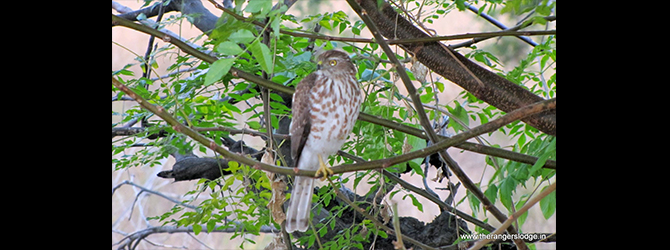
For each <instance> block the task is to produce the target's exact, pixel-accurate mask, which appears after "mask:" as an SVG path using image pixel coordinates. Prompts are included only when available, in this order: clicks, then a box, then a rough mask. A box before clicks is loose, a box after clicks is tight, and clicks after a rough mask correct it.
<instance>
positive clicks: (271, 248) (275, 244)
mask: <svg viewBox="0 0 670 250" xmlns="http://www.w3.org/2000/svg"><path fill="white" fill-rule="evenodd" d="M275 249H277V250H287V249H286V244H284V238H282V237H281V234H278V233H276V234H274V237H273V238H272V241H271V242H270V244H268V245H267V246H265V248H264V250H275Z"/></svg>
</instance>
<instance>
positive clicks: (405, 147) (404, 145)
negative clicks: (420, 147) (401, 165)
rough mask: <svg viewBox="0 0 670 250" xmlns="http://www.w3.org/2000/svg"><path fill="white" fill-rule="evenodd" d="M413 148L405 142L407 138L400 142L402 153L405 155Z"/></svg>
mask: <svg viewBox="0 0 670 250" xmlns="http://www.w3.org/2000/svg"><path fill="white" fill-rule="evenodd" d="M413 148H414V147H413V146H412V145H410V144H409V143H408V142H407V137H405V140H404V141H403V142H402V153H403V154H407V153H409V151H412V149H413Z"/></svg>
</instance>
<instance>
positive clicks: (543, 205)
mask: <svg viewBox="0 0 670 250" xmlns="http://www.w3.org/2000/svg"><path fill="white" fill-rule="evenodd" d="M545 188H546V187H544V188H543V189H542V190H544V189H545ZM540 209H541V210H542V215H544V218H545V219H549V217H551V216H552V215H554V212H556V191H554V192H551V193H549V194H548V195H547V196H545V197H544V198H542V200H540Z"/></svg>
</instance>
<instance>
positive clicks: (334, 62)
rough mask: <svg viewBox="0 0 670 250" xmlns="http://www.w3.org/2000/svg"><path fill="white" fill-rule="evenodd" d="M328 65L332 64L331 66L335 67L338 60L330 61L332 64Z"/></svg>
mask: <svg viewBox="0 0 670 250" xmlns="http://www.w3.org/2000/svg"><path fill="white" fill-rule="evenodd" d="M328 63H329V64H330V66H335V65H337V61H336V60H330V62H328Z"/></svg>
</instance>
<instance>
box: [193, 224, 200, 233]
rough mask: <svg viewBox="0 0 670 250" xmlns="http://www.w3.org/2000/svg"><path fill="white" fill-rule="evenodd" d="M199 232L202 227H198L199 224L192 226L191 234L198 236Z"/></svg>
mask: <svg viewBox="0 0 670 250" xmlns="http://www.w3.org/2000/svg"><path fill="white" fill-rule="evenodd" d="M200 231H202V226H200V225H199V224H193V233H194V234H195V235H198V234H199V233H200Z"/></svg>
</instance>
